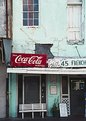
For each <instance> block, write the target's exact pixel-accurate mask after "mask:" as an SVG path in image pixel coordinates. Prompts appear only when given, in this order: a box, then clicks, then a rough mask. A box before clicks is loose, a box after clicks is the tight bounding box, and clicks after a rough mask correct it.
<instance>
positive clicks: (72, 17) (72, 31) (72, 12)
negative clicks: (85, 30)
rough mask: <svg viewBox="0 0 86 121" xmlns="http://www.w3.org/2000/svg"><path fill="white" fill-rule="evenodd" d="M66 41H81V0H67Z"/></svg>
mask: <svg viewBox="0 0 86 121" xmlns="http://www.w3.org/2000/svg"><path fill="white" fill-rule="evenodd" d="M67 20H68V41H70V42H72V43H77V42H80V41H81V29H82V28H81V25H82V2H81V0H68V4H67Z"/></svg>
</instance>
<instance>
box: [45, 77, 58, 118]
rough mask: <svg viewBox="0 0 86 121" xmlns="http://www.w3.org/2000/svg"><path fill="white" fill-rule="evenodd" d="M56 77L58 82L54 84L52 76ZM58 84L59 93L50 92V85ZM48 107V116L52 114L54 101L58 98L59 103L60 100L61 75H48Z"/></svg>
mask: <svg viewBox="0 0 86 121" xmlns="http://www.w3.org/2000/svg"><path fill="white" fill-rule="evenodd" d="M51 76H52V77H54V76H55V77H56V84H52V83H51V81H52V77H51ZM53 85H56V87H57V94H56V95H52V94H50V86H53ZM47 94H48V96H47V98H48V99H47V101H48V102H47V108H48V116H52V114H51V111H50V110H51V107H52V105H53V103H54V100H55V99H57V98H58V103H59V102H60V77H59V75H47Z"/></svg>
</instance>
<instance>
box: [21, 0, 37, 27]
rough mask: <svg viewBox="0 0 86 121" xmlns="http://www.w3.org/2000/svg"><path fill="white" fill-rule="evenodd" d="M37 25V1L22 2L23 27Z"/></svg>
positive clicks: (25, 0) (24, 0)
mask: <svg viewBox="0 0 86 121" xmlns="http://www.w3.org/2000/svg"><path fill="white" fill-rule="evenodd" d="M38 25H39V3H38V0H23V26H38Z"/></svg>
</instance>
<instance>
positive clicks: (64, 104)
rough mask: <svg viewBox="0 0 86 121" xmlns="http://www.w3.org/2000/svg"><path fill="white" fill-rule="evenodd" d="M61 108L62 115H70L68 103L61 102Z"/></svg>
mask: <svg viewBox="0 0 86 121" xmlns="http://www.w3.org/2000/svg"><path fill="white" fill-rule="evenodd" d="M59 108H60V117H68V114H67V105H66V103H60V104H59Z"/></svg>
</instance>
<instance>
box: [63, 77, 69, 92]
mask: <svg viewBox="0 0 86 121" xmlns="http://www.w3.org/2000/svg"><path fill="white" fill-rule="evenodd" d="M62 94H68V77H67V76H63V77H62Z"/></svg>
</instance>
